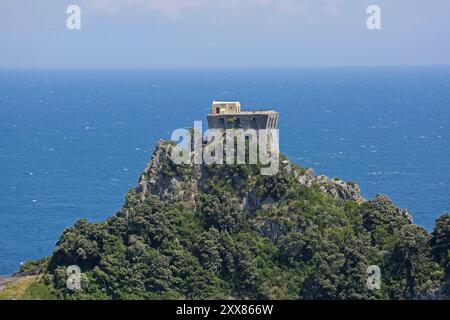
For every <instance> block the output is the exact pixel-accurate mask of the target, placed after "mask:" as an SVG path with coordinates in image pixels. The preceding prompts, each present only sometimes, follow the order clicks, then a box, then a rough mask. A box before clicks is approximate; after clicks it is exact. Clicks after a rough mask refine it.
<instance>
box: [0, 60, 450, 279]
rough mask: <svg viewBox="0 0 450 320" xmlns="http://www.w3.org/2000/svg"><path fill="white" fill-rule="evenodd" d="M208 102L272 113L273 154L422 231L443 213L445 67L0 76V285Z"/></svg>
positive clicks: (116, 196) (117, 187) (449, 198)
mask: <svg viewBox="0 0 450 320" xmlns="http://www.w3.org/2000/svg"><path fill="white" fill-rule="evenodd" d="M213 99H216V100H240V101H241V103H242V104H243V106H245V107H248V108H251V107H253V108H264V107H266V108H274V109H277V110H278V111H279V112H280V113H281V119H280V135H281V149H282V152H284V153H285V154H287V155H288V156H289V157H290V158H291V159H293V160H294V161H295V162H297V163H299V164H300V165H302V166H307V167H312V168H314V169H315V170H316V172H317V173H318V174H326V175H328V176H331V177H340V178H343V179H346V180H351V181H356V182H358V183H359V184H360V185H361V187H362V190H363V194H364V196H366V197H368V198H371V197H373V196H374V195H375V194H377V193H383V194H388V195H389V196H390V197H391V198H392V199H393V200H394V201H395V202H396V203H397V204H398V205H399V206H401V207H405V208H409V209H410V211H411V212H412V214H413V217H414V221H415V223H417V224H419V225H421V226H423V227H425V228H426V229H428V230H431V229H432V228H433V225H434V221H435V219H436V217H438V216H439V215H440V214H441V213H443V212H444V211H446V210H450V167H449V165H450V67H389V68H388V67H383V68H318V69H314V68H304V69H292V70H255V69H248V70H244V69H242V70H183V71H174V70H139V71H138V70H129V71H125V70H122V71H104V70H90V71H87V70H86V71H70V70H65V71H62V70H60V71H38V70H35V71H25V70H20V71H14V70H3V71H0V274H8V273H11V272H13V271H15V270H16V269H17V268H18V267H19V265H20V263H21V262H23V261H26V260H28V259H34V258H40V257H44V256H48V255H49V254H51V252H52V250H53V248H54V245H55V243H56V241H57V239H58V236H59V235H60V234H61V232H62V231H63V230H64V228H66V227H68V226H70V225H72V224H73V223H74V221H75V220H76V219H79V218H87V219H88V220H90V221H100V220H104V219H105V218H107V217H109V216H111V215H113V214H114V213H115V212H117V211H118V210H119V209H120V207H121V205H122V204H123V201H124V200H123V198H124V195H125V193H126V192H127V191H128V190H129V189H130V188H132V187H134V186H135V185H136V182H137V179H138V176H139V173H140V172H142V170H143V168H144V167H145V165H146V164H147V162H148V161H149V159H150V157H151V154H152V151H153V149H154V147H155V143H156V142H157V141H158V140H159V139H160V138H166V139H167V138H169V137H170V134H171V132H172V131H173V130H174V129H176V128H182V127H192V126H193V122H194V120H206V119H205V115H206V113H207V112H208V111H209V108H210V104H211V102H212V100H213Z"/></svg>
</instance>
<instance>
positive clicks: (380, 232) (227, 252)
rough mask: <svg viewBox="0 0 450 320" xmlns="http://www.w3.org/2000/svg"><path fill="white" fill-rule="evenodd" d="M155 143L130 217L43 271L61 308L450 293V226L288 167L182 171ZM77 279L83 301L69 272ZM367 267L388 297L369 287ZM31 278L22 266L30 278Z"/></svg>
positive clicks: (59, 254) (127, 211)
mask: <svg viewBox="0 0 450 320" xmlns="http://www.w3.org/2000/svg"><path fill="white" fill-rule="evenodd" d="M172 147H173V145H172V143H169V142H164V141H161V142H159V143H158V145H157V147H156V150H155V152H154V154H153V156H152V159H151V161H150V163H149V164H148V165H147V167H146V168H145V170H144V171H143V173H142V174H141V175H140V178H139V181H138V184H137V186H136V187H135V188H133V189H131V190H130V192H128V194H127V195H126V201H125V204H124V206H123V208H122V209H121V210H120V212H118V213H117V214H116V215H114V216H112V217H111V218H109V219H108V220H107V221H105V222H101V223H88V222H87V221H86V220H80V221H77V222H76V223H75V225H74V226H73V227H70V228H68V229H67V230H65V231H64V233H63V234H62V235H61V237H60V239H59V241H58V243H57V246H56V248H55V251H54V253H53V254H52V256H51V257H49V258H48V259H46V260H43V261H40V262H38V263H36V262H35V263H30V265H32V266H34V267H35V266H36V265H39V264H42V263H43V264H44V265H45V268H46V271H45V275H44V277H43V281H44V282H45V285H46V286H47V287H48V288H50V289H49V290H51V291H52V292H53V294H54V295H55V296H57V297H59V298H65V299H74V298H75V299H100V298H101V299H105V298H106V299H108V298H109V299H111V298H112V299H141V298H145V299H179V298H189V299H216V298H227V299H228V298H237V299H249V298H253V299H423V298H425V299H430V298H445V297H448V293H449V291H448V290H449V289H448V288H449V287H450V286H449V285H448V284H449V283H450V281H449V274H450V272H449V269H450V268H449V262H448V260H449V259H448V252H449V248H450V244H449V243H450V240H449V239H450V228H449V224H450V216H449V215H448V214H447V215H443V216H442V217H441V218H440V220H438V223H437V225H436V229H435V230H434V232H433V233H432V234H430V233H428V232H427V231H426V230H424V229H423V228H421V227H419V226H416V225H414V224H413V223H412V218H411V215H410V214H409V213H408V212H407V211H406V210H403V209H400V208H398V207H397V206H395V205H394V204H393V203H392V201H391V200H390V199H389V198H388V197H387V196H382V195H379V196H377V197H376V198H375V199H372V200H366V199H364V198H363V197H362V196H361V191H360V188H359V187H358V185H357V184H355V183H352V182H344V181H342V180H339V179H330V178H328V177H325V176H317V175H316V174H315V173H314V171H313V170H312V169H306V168H302V167H299V166H297V165H295V164H293V163H292V162H291V161H289V160H288V159H287V158H286V157H284V156H282V157H281V159H280V171H279V173H278V174H276V175H274V176H261V175H260V174H259V168H258V165H211V166H207V165H175V164H174V163H173V162H172V160H171V158H170V151H171V148H172ZM72 265H76V266H78V267H79V268H80V271H81V274H80V282H81V287H80V289H79V290H70V289H68V288H67V285H66V282H67V267H68V266H72ZM370 266H377V268H379V270H381V277H380V281H381V286H380V288H378V289H374V288H371V287H370V286H368V285H367V281H368V277H369V274H368V270H369V267H370ZM24 269H26V267H25V268H24Z"/></svg>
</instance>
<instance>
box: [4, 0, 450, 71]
mask: <svg viewBox="0 0 450 320" xmlns="http://www.w3.org/2000/svg"><path fill="white" fill-rule="evenodd" d="M70 4H76V5H79V6H80V8H81V24H82V25H81V30H68V29H67V28H66V19H67V17H68V15H67V14H66V8H67V6H69V5H70ZM371 4H376V5H378V6H380V8H381V17H382V29H381V30H377V31H369V30H368V29H367V26H366V20H367V17H368V14H367V13H366V9H367V7H368V6H369V5H371ZM392 64H395V65H397V64H450V1H449V0H370V1H366V0H69V1H65V0H39V1H37V0H0V68H17V67H20V68H29V67H32V68H143V67H149V68H155V67H161V68H167V67H171V68H177V67H187V68H195V67H295V66H328V65H392Z"/></svg>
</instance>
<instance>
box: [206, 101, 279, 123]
mask: <svg viewBox="0 0 450 320" xmlns="http://www.w3.org/2000/svg"><path fill="white" fill-rule="evenodd" d="M278 119H279V114H278V112H276V111H274V110H249V111H242V110H241V104H240V102H237V101H236V102H223V101H214V102H213V104H212V107H211V113H210V114H208V126H209V128H210V129H224V130H226V129H233V128H234V129H244V130H245V129H255V130H259V129H276V128H278Z"/></svg>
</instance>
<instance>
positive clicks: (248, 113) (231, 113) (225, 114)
mask: <svg viewBox="0 0 450 320" xmlns="http://www.w3.org/2000/svg"><path fill="white" fill-rule="evenodd" d="M272 113H277V111H275V110H243V111H240V112H226V113H217V114H216V113H210V114H209V115H210V116H218V117H220V116H227V115H252V114H272Z"/></svg>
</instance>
